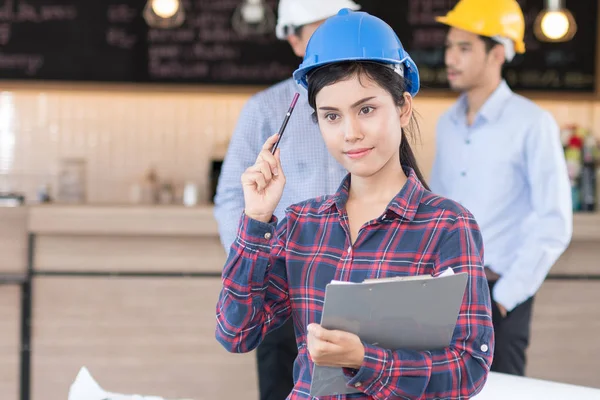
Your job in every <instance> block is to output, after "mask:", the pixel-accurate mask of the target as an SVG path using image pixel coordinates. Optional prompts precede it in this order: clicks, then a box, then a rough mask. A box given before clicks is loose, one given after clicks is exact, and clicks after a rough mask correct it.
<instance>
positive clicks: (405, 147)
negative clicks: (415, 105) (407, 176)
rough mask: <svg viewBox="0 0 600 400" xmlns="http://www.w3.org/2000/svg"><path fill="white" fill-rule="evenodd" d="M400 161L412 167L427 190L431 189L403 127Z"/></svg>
mask: <svg viewBox="0 0 600 400" xmlns="http://www.w3.org/2000/svg"><path fill="white" fill-rule="evenodd" d="M400 162H401V163H402V165H403V166H407V167H410V168H412V170H413V171H415V174H416V175H417V178H419V180H420V181H421V184H422V185H423V187H424V188H425V189H427V190H431V189H429V185H427V182H425V178H424V177H423V173H422V172H421V169H420V168H419V165H418V164H417V158H416V157H415V154H414V153H413V151H412V149H411V148H410V143H408V137H406V133H404V129H402V139H401V142H400Z"/></svg>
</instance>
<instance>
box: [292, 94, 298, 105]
mask: <svg viewBox="0 0 600 400" xmlns="http://www.w3.org/2000/svg"><path fill="white" fill-rule="evenodd" d="M298 97H300V93H298V92H296V93H295V94H294V99H293V100H292V107H295V106H296V102H297V101H298Z"/></svg>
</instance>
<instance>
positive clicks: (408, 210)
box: [318, 166, 425, 221]
mask: <svg viewBox="0 0 600 400" xmlns="http://www.w3.org/2000/svg"><path fill="white" fill-rule="evenodd" d="M402 168H403V169H404V173H405V174H406V176H407V178H408V179H407V180H406V183H405V184H404V186H403V187H402V189H401V190H400V192H398V194H397V195H396V196H395V197H394V198H393V199H392V200H391V201H390V202H389V204H388V206H387V207H386V211H385V215H386V216H387V217H388V218H393V217H396V218H403V219H405V220H407V221H412V220H413V219H414V217H415V214H416V213H417V209H418V208H419V204H420V203H421V198H422V197H423V194H424V193H425V188H424V187H423V185H422V184H421V182H420V181H419V178H418V177H417V174H415V171H414V170H413V169H412V168H410V167H407V166H403V167H402ZM349 189H350V174H348V175H346V177H345V178H344V180H343V181H342V183H341V185H340V186H339V188H338V190H337V192H335V194H334V195H332V196H331V197H329V198H328V199H327V200H325V201H324V202H323V204H321V206H320V207H319V210H318V212H319V214H322V213H325V212H328V211H330V210H332V209H333V208H334V207H335V208H336V209H337V210H338V211H340V210H342V209H344V208H345V206H346V202H347V201H348V192H349Z"/></svg>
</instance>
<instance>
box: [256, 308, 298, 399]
mask: <svg viewBox="0 0 600 400" xmlns="http://www.w3.org/2000/svg"><path fill="white" fill-rule="evenodd" d="M297 355H298V346H297V345H296V336H295V334H294V324H293V321H292V318H289V319H288V320H287V321H286V322H285V323H284V324H283V325H282V326H281V327H280V328H278V329H276V330H274V331H272V332H270V333H269V334H267V336H265V337H264V339H263V341H262V343H261V344H260V345H259V346H258V348H257V349H256V361H257V363H258V390H259V393H260V400H285V399H286V398H287V396H288V395H289V394H290V393H291V392H292V388H293V387H294V377H293V368H294V360H295V359H296V356H297Z"/></svg>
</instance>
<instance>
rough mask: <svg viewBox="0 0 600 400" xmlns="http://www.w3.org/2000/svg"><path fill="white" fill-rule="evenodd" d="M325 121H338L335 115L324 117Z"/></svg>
mask: <svg viewBox="0 0 600 400" xmlns="http://www.w3.org/2000/svg"><path fill="white" fill-rule="evenodd" d="M325 119H326V120H328V121H330V122H333V121H335V120H337V119H338V115H337V114H327V115H326V116H325Z"/></svg>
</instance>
